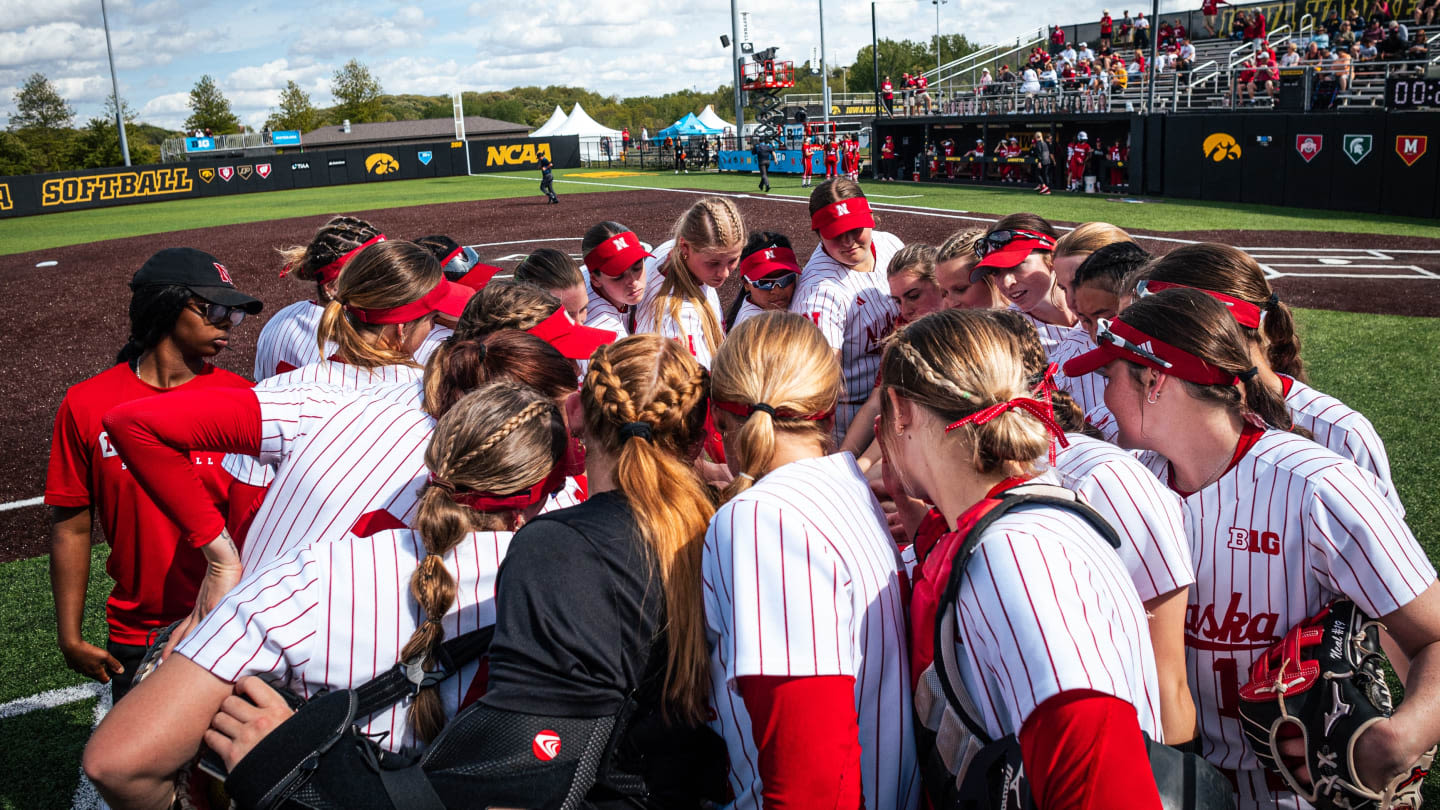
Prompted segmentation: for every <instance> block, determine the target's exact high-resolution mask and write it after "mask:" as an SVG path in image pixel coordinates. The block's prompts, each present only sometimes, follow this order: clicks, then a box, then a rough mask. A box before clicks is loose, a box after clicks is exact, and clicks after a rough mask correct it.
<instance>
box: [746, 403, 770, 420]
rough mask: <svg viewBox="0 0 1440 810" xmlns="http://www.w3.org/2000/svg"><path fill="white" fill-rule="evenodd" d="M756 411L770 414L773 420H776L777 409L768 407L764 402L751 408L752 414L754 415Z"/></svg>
mask: <svg viewBox="0 0 1440 810" xmlns="http://www.w3.org/2000/svg"><path fill="white" fill-rule="evenodd" d="M756 411H763V412H764V413H768V414H770V418H771V419H774V418H775V409H774V408H772V407H770V406H769V405H766V404H765V403H763V402H757V403H755V404H754V405H751V406H750V412H751V413H754V412H756Z"/></svg>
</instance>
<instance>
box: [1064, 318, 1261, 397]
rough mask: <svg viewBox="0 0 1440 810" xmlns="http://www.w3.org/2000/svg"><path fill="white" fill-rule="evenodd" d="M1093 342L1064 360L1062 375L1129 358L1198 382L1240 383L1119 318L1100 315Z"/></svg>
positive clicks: (1205, 383)
mask: <svg viewBox="0 0 1440 810" xmlns="http://www.w3.org/2000/svg"><path fill="white" fill-rule="evenodd" d="M1095 343H1096V344H1097V345H1096V347H1095V348H1093V349H1091V350H1090V351H1088V352H1085V353H1084V354H1081V355H1078V356H1076V357H1072V358H1070V359H1069V360H1068V361H1066V363H1065V376H1067V377H1080V376H1083V375H1085V374H1089V373H1090V372H1092V371H1095V370H1096V369H1098V368H1100V367H1101V366H1104V365H1106V364H1107V363H1109V362H1110V361H1111V360H1129V361H1130V362H1132V363H1139V364H1140V365H1142V366H1145V367H1147V368H1153V369H1155V370H1156V371H1159V372H1161V373H1163V374H1169V375H1170V376H1172V377H1179V378H1180V379H1182V380H1187V381H1189V382H1193V383H1198V384H1200V385H1235V384H1236V383H1238V382H1240V378H1239V377H1236V376H1235V375H1234V374H1230V373H1228V372H1226V371H1225V370H1224V369H1221V368H1218V367H1216V366H1213V365H1211V364H1209V363H1207V362H1205V361H1204V360H1201V359H1200V358H1199V357H1196V356H1195V355H1193V354H1190V353H1189V352H1187V351H1185V350H1183V349H1177V348H1175V347H1174V346H1171V345H1170V344H1168V343H1165V342H1163V341H1160V340H1157V339H1155V338H1153V337H1150V336H1149V335H1147V334H1145V333H1144V332H1141V331H1140V330H1139V329H1136V328H1135V327H1133V326H1131V325H1129V324H1127V323H1125V322H1124V321H1121V320H1114V321H1106V320H1104V319H1103V318H1102V319H1101V320H1100V322H1099V324H1098V327H1097V329H1096V332H1095Z"/></svg>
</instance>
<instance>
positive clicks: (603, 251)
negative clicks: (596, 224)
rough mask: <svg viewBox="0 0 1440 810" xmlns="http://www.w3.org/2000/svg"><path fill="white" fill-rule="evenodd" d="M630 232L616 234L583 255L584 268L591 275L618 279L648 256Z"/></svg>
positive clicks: (637, 238)
mask: <svg viewBox="0 0 1440 810" xmlns="http://www.w3.org/2000/svg"><path fill="white" fill-rule="evenodd" d="M649 255H650V253H649V251H647V250H645V248H643V247H641V246H640V238H639V237H638V236H636V235H635V234H634V232H632V231H625V232H623V233H617V234H615V235H614V236H612V237H610V238H608V239H606V240H605V241H604V242H601V243H600V244H598V245H596V246H595V247H594V248H591V250H590V252H589V253H586V254H585V267H586V268H587V269H588V270H589V271H590V272H592V273H601V274H603V275H607V276H609V277H611V278H619V277H620V276H622V275H624V274H625V271H626V270H629V269H630V268H631V267H632V266H633V265H634V264H635V263H636V262H638V261H640V260H641V259H644V258H646V257H647V256H649Z"/></svg>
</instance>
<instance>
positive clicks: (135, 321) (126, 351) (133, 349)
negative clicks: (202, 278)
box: [115, 284, 194, 364]
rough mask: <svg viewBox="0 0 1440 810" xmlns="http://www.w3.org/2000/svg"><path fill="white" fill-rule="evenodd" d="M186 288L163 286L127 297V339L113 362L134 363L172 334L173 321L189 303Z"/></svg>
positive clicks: (133, 293)
mask: <svg viewBox="0 0 1440 810" xmlns="http://www.w3.org/2000/svg"><path fill="white" fill-rule="evenodd" d="M193 297H194V293H192V292H190V288H189V287H184V286H181V285H178V284H164V285H154V286H144V287H136V288H135V289H134V290H133V291H132V292H131V294H130V337H129V339H128V340H127V341H126V343H125V345H124V346H121V347H120V351H119V352H118V353H117V354H116V355H115V362H116V363H117V364H118V363H134V362H135V361H136V360H138V359H139V358H140V356H141V355H142V354H144V353H145V352H148V351H150V350H151V349H153V348H155V346H156V344H158V343H159V342H160V341H162V340H164V339H165V337H166V336H167V335H169V334H170V333H171V332H173V331H175V322H176V321H178V320H180V314H181V313H183V312H184V311H185V306H186V305H187V304H189V303H190V299H191V298H193Z"/></svg>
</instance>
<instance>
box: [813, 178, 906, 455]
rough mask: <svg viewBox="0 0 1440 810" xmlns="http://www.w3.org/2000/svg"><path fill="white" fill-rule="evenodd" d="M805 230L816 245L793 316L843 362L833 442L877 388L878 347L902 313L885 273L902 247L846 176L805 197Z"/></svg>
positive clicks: (841, 434)
mask: <svg viewBox="0 0 1440 810" xmlns="http://www.w3.org/2000/svg"><path fill="white" fill-rule="evenodd" d="M810 227H811V228H812V229H814V231H815V233H816V235H817V236H819V237H820V244H819V245H817V246H816V248H815V252H814V253H812V254H810V259H809V261H807V262H806V263H805V270H804V271H803V272H802V273H801V274H800V283H799V284H798V285H796V289H795V298H794V299H793V300H792V301H791V302H790V311H791V312H795V313H798V314H800V315H804V316H805V317H807V318H809V319H810V320H811V321H813V322H814V323H815V325H816V326H819V327H820V331H821V333H822V334H824V335H825V339H826V340H827V341H829V343H830V347H831V348H833V349H834V350H835V352H836V355H837V356H838V357H839V359H840V370H841V374H842V376H843V378H844V382H845V393H844V394H843V395H842V396H841V399H840V404H839V406H838V407H837V409H836V412H835V430H836V431H837V435H836V438H837V440H838V439H843V438H844V432H845V429H846V428H847V427H848V426H849V425H850V422H851V420H852V419H853V418H854V417H855V412H856V411H857V410H859V408H860V406H861V405H863V404H865V399H866V398H867V397H868V396H869V395H870V391H871V390H872V389H873V388H874V387H875V372H876V371H877V370H879V368H880V352H881V348H882V346H881V344H882V342H883V341H884V340H885V338H886V336H888V335H889V334H890V332H891V330H892V329H894V327H895V318H896V316H897V315H898V314H899V308H898V307H896V305H895V302H894V301H892V300H891V299H890V285H889V281H888V279H886V277H885V268H886V267H888V266H889V265H890V259H891V258H892V257H893V256H894V255H895V253H896V252H897V251H899V250H900V249H901V248H902V247H904V244H903V243H901V241H900V240H899V238H897V237H896V236H895V235H894V234H890V233H886V232H884V231H877V230H875V217H874V216H873V215H872V214H871V213H870V201H869V200H867V199H865V192H863V191H861V190H860V185H859V184H858V183H856V182H854V181H852V180H847V179H844V178H839V179H835V180H827V181H825V182H824V183H821V184H820V185H818V186H816V187H815V190H814V191H812V192H810Z"/></svg>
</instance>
